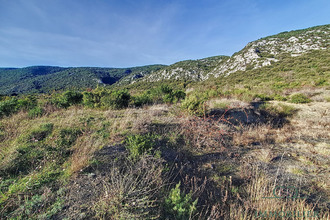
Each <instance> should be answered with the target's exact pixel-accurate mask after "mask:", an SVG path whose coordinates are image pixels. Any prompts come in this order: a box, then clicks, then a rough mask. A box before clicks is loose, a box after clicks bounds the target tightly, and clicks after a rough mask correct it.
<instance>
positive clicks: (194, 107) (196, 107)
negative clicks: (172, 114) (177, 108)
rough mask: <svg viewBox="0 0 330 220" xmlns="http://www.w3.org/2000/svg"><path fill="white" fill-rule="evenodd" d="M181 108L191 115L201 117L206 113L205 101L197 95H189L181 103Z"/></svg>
mask: <svg viewBox="0 0 330 220" xmlns="http://www.w3.org/2000/svg"><path fill="white" fill-rule="evenodd" d="M181 107H182V109H183V110H185V111H187V112H188V113H189V114H191V115H197V116H203V115H205V113H206V110H207V107H206V100H205V98H200V97H198V96H197V95H190V96H188V97H186V99H185V100H184V101H183V102H182V104H181Z"/></svg>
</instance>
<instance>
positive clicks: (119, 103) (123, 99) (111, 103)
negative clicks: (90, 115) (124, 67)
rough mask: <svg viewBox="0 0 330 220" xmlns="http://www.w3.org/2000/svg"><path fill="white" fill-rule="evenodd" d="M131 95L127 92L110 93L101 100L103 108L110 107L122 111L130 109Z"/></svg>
mask: <svg viewBox="0 0 330 220" xmlns="http://www.w3.org/2000/svg"><path fill="white" fill-rule="evenodd" d="M130 99H131V95H130V94H129V93H128V91H127V90H119V91H114V92H112V93H110V94H109V95H107V96H104V97H102V98H101V103H102V105H103V106H106V107H110V108H113V109H121V108H126V107H128V104H129V102H130Z"/></svg>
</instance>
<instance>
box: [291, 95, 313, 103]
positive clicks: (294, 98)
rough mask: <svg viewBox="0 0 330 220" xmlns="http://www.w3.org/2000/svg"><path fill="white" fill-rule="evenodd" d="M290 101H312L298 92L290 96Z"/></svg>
mask: <svg viewBox="0 0 330 220" xmlns="http://www.w3.org/2000/svg"><path fill="white" fill-rule="evenodd" d="M290 102H292V103H296V104H299V103H309V102H311V100H310V99H309V98H308V97H307V96H305V95H304V94H301V93H297V94H294V95H292V96H291V97H290Z"/></svg>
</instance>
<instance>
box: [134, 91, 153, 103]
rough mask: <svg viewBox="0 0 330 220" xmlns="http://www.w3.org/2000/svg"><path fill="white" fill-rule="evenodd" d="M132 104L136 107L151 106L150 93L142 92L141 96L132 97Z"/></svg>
mask: <svg viewBox="0 0 330 220" xmlns="http://www.w3.org/2000/svg"><path fill="white" fill-rule="evenodd" d="M133 104H134V106H136V107H141V106H143V105H149V104H152V99H151V95H150V92H144V93H143V94H141V95H138V96H135V97H133Z"/></svg>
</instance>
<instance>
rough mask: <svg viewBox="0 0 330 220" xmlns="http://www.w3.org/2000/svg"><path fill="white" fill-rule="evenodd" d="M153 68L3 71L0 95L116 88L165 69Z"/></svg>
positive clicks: (75, 68)
mask: <svg viewBox="0 0 330 220" xmlns="http://www.w3.org/2000/svg"><path fill="white" fill-rule="evenodd" d="M163 67H164V66H163V65H150V66H142V67H132V68H97V67H72V68H63V67H53V66H32V67H26V68H0V94H7V95H10V94H21V93H44V92H50V91H53V90H63V89H70V88H89V87H90V88H95V87H96V86H97V85H112V84H114V83H116V82H117V81H118V80H119V79H121V78H122V77H125V76H128V75H132V76H136V77H138V76H140V75H141V76H143V75H145V74H150V73H152V72H154V71H157V70H159V69H161V68H163Z"/></svg>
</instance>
